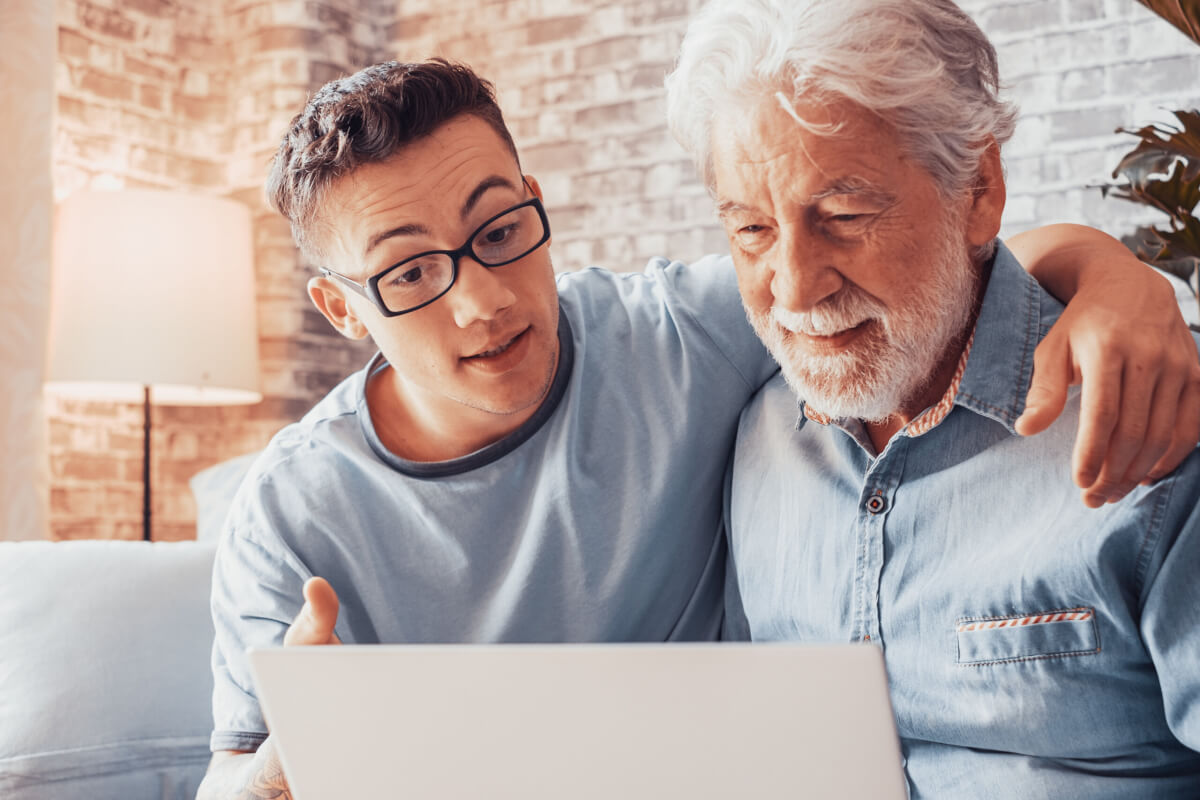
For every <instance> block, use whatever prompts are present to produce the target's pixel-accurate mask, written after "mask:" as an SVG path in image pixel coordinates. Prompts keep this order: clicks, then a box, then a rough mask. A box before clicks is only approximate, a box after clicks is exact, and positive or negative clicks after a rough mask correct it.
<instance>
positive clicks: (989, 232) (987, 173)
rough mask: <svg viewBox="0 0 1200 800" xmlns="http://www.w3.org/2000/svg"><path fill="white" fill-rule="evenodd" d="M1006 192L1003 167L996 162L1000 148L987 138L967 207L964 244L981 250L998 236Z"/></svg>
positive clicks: (992, 139) (993, 140)
mask: <svg viewBox="0 0 1200 800" xmlns="http://www.w3.org/2000/svg"><path fill="white" fill-rule="evenodd" d="M1006 197H1007V193H1006V190H1005V187H1004V165H1003V164H1002V163H1001V161H1000V145H999V144H997V143H996V140H995V139H994V138H992V137H988V146H987V149H986V150H985V151H984V152H983V155H982V156H980V158H979V171H978V173H977V174H976V176H975V185H974V186H972V187H971V197H970V201H969V203H968V206H967V241H968V242H969V243H970V244H971V245H972V246H973V247H982V246H983V245H986V244H987V243H988V242H990V241H992V240H993V239H995V238H996V237H997V236H998V235H999V234H1000V219H1001V217H1003V215H1004V202H1005V200H1006Z"/></svg>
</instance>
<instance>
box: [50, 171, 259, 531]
mask: <svg viewBox="0 0 1200 800" xmlns="http://www.w3.org/2000/svg"><path fill="white" fill-rule="evenodd" d="M49 352H50V364H49V368H48V370H47V379H46V380H47V383H48V384H50V386H51V387H52V388H53V389H54V390H55V391H56V392H59V393H63V394H70V395H76V396H84V397H87V398H90V399H104V400H115V401H123V402H136V401H137V400H139V399H140V400H141V401H142V410H143V446H142V459H143V462H142V485H143V492H142V535H143V538H145V539H147V540H149V539H150V404H151V402H154V403H159V404H164V405H232V404H242V403H256V402H258V401H259V400H261V399H262V395H261V394H260V393H259V391H258V334H257V326H256V320H255V291H254V259H253V244H252V240H251V225H250V211H249V209H248V208H246V207H245V206H244V205H242V204H241V203H238V202H235V201H232V200H227V199H224V198H219V197H211V196H206V195H196V194H187V193H183V192H172V191H157V190H125V191H115V192H81V193H77V194H74V195H72V196H71V197H69V198H68V199H67V200H66V201H64V202H63V203H62V204H61V205H60V206H59V208H58V212H57V216H56V220H55V230H54V257H53V272H52V276H51V299H50V346H49Z"/></svg>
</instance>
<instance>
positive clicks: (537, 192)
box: [521, 175, 546, 200]
mask: <svg viewBox="0 0 1200 800" xmlns="http://www.w3.org/2000/svg"><path fill="white" fill-rule="evenodd" d="M521 177H523V178H524V179H525V182H526V183H527V184H529V189H530V191H532V192H533V194H534V196H535V197H537V199H538V200H545V199H546V197H545V195H543V194H542V185H541V184H540V183H538V180H537V178H535V177H533V176H532V175H522V176H521Z"/></svg>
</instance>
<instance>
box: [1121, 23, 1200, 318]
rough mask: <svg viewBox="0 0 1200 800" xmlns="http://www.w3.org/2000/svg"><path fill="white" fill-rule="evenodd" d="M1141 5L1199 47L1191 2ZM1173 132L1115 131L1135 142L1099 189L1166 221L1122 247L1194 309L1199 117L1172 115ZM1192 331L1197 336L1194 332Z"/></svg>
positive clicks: (1198, 268)
mask: <svg viewBox="0 0 1200 800" xmlns="http://www.w3.org/2000/svg"><path fill="white" fill-rule="evenodd" d="M1141 3H1142V5H1145V6H1147V7H1148V8H1150V10H1152V11H1154V12H1155V13H1157V14H1158V15H1159V16H1161V17H1163V18H1164V19H1166V20H1167V21H1168V22H1170V23H1172V24H1173V25H1175V26H1176V27H1177V28H1179V29H1180V30H1182V31H1183V32H1184V33H1186V34H1187V35H1188V36H1189V37H1191V39H1192V40H1193V41H1195V42H1197V43H1200V4H1197V3H1196V2H1195V0H1141ZM1174 114H1175V118H1176V120H1178V126H1176V125H1172V124H1152V125H1147V126H1145V127H1143V128H1140V129H1138V130H1128V129H1125V128H1118V129H1117V132H1118V133H1128V134H1131V135H1133V136H1136V137H1138V138H1139V139H1140V140H1141V141H1139V142H1138V144H1137V146H1136V147H1135V148H1134V149H1133V150H1131V151H1130V152H1129V153H1127V154H1126V155H1125V157H1124V158H1122V159H1121V162H1120V163H1119V164H1118V165H1117V168H1116V169H1115V170H1113V177H1114V178H1121V179H1123V180H1124V182H1123V183H1119V184H1110V185H1108V186H1105V187H1103V191H1104V193H1105V194H1106V195H1107V194H1108V193H1109V192H1112V194H1113V196H1114V197H1118V198H1121V199H1122V200H1129V201H1131V202H1134V203H1140V204H1142V205H1147V206H1150V207H1151V208H1155V209H1157V210H1158V211H1161V212H1162V213H1163V214H1166V216H1167V223H1166V225H1165V226H1164V227H1159V226H1157V225H1154V226H1142V227H1139V228H1138V229H1137V230H1136V231H1135V232H1134V233H1133V234H1131V235H1129V236H1125V237H1122V241H1124V242H1125V244H1126V245H1127V246H1128V247H1129V248H1130V249H1131V250H1133V251H1134V252H1135V253H1137V255H1138V258H1140V259H1142V260H1143V261H1145V262H1147V263H1148V264H1151V265H1152V266H1155V267H1157V268H1159V269H1161V270H1162V271H1164V272H1167V273H1169V274H1171V275H1174V276H1176V277H1177V278H1180V279H1182V280H1183V281H1184V282H1186V283H1187V285H1188V288H1189V289H1190V290H1191V292H1192V294H1193V296H1195V297H1196V301H1197V303H1198V304H1200V219H1198V218H1197V217H1196V216H1195V213H1196V206H1197V205H1198V204H1200V111H1198V110H1195V109H1192V110H1178V111H1175V112H1174ZM1192 328H1193V329H1194V330H1196V331H1197V332H1200V326H1196V325H1193V326H1192Z"/></svg>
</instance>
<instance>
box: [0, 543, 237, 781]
mask: <svg viewBox="0 0 1200 800" xmlns="http://www.w3.org/2000/svg"><path fill="white" fill-rule="evenodd" d="M213 553H214V546H213V544H212V543H211V542H161V543H147V542H106V541H78V542H6V543H0V798H4V800H58V799H59V798H63V799H64V800H65V798H72V799H74V798H86V799H87V800H143V799H144V800H151V799H153V800H183V799H184V798H187V799H188V800H191V798H193V797H194V796H195V792H196V787H197V786H198V785H199V783H200V779H201V777H202V776H203V774H204V770H205V768H206V766H207V764H208V760H209V756H210V754H209V750H208V737H209V733H210V731H211V729H212V712H211V693H212V675H211V672H210V669H209V657H210V651H211V647H212V622H211V618H210V616H209V607H208V597H209V585H210V581H211V572H212V560H213Z"/></svg>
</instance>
